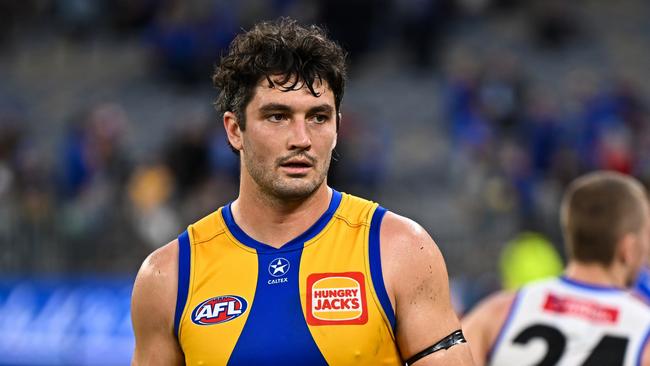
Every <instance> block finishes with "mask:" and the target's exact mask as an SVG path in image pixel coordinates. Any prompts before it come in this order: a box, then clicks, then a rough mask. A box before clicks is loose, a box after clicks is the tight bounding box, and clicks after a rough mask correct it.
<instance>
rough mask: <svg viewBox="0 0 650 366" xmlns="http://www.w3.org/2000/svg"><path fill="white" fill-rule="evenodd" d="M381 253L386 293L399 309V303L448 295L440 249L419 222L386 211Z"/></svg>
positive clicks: (445, 269)
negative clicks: (420, 297)
mask: <svg viewBox="0 0 650 366" xmlns="http://www.w3.org/2000/svg"><path fill="white" fill-rule="evenodd" d="M380 252H381V263H382V272H383V275H384V282H385V284H386V290H387V292H388V294H389V297H390V298H391V301H392V302H393V306H394V307H395V308H396V310H399V300H400V298H401V299H409V301H414V299H415V298H417V297H419V296H421V295H425V294H426V296H429V297H430V296H433V297H434V298H437V297H438V294H439V293H440V292H448V286H449V283H448V282H449V279H448V277H447V268H446V266H445V262H444V259H443V257H442V254H441V253H440V250H439V249H438V246H437V245H436V243H435V242H434V241H433V239H432V238H431V236H430V235H429V233H427V231H426V230H425V229H424V228H423V227H422V226H421V225H420V224H418V223H416V222H415V221H413V220H411V219H409V218H406V217H404V216H400V215H397V214H395V213H393V212H390V211H388V212H386V215H385V216H384V218H383V220H382V223H381V229H380ZM434 302H436V299H434Z"/></svg>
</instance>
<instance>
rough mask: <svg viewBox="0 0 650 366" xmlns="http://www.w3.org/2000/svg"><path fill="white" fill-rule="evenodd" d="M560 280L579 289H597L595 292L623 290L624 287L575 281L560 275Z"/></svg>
mask: <svg viewBox="0 0 650 366" xmlns="http://www.w3.org/2000/svg"><path fill="white" fill-rule="evenodd" d="M560 281H562V282H563V283H564V284H566V285H570V286H573V287H577V288H580V289H583V290H588V291H597V292H618V291H625V290H624V289H622V288H619V287H614V286H602V285H595V284H591V283H586V282H581V281H577V280H574V279H571V278H568V277H566V276H560Z"/></svg>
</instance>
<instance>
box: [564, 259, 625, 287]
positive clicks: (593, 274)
mask: <svg viewBox="0 0 650 366" xmlns="http://www.w3.org/2000/svg"><path fill="white" fill-rule="evenodd" d="M617 267H618V266H616V265H615V264H612V265H610V266H609V267H605V266H603V265H602V264H596V263H582V262H577V261H575V260H573V261H570V262H569V264H568V266H567V268H566V270H565V275H566V277H568V278H570V279H572V280H576V281H579V282H584V283H589V284H593V285H599V286H609V287H620V288H623V287H627V286H628V283H627V279H626V275H625V273H624V271H623V270H622V269H619V268H617Z"/></svg>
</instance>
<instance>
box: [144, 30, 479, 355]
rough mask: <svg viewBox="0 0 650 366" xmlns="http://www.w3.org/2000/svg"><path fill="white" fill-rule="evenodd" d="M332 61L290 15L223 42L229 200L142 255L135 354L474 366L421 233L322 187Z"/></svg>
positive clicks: (332, 128) (333, 51)
mask: <svg viewBox="0 0 650 366" xmlns="http://www.w3.org/2000/svg"><path fill="white" fill-rule="evenodd" d="M344 59H345V57H344V53H343V51H342V50H341V48H340V47H339V46H338V45H337V44H336V43H334V42H333V41H331V40H329V39H328V38H327V37H326V35H325V34H324V33H323V31H322V30H321V29H320V28H318V27H315V26H309V27H304V26H300V25H298V24H297V23H296V22H295V21H292V20H290V19H280V20H278V21H275V22H270V23H266V22H265V23H260V24H258V25H256V26H255V27H254V28H253V29H251V30H250V31H248V32H245V33H243V34H240V35H238V36H237V37H236V38H235V39H234V40H233V42H232V44H231V45H230V49H229V52H228V54H227V55H226V56H225V57H223V58H222V60H221V63H220V66H219V67H218V69H217V71H216V74H215V75H214V82H215V85H216V86H217V87H218V89H219V90H220V94H219V97H218V100H217V106H218V108H219V110H220V111H221V112H222V113H223V124H224V127H225V130H226V133H227V137H228V141H229V143H230V145H231V146H232V148H233V149H234V150H235V152H237V153H238V154H239V157H240V162H241V177H240V187H239V197H237V199H236V200H234V201H233V202H232V203H230V204H228V205H226V206H224V207H221V208H219V209H218V210H217V211H216V212H214V213H212V214H210V215H208V216H207V217H205V218H203V219H202V220H200V221H198V222H197V223H195V224H193V225H190V226H189V228H188V229H187V231H186V232H184V233H183V234H181V235H180V236H179V238H178V239H177V240H174V241H172V242H171V243H169V244H167V245H165V246H164V247H162V248H160V249H158V250H156V251H155V252H154V253H152V254H151V255H150V256H149V258H147V259H146V260H145V262H144V264H143V265H142V268H141V269H140V271H139V273H138V276H137V279H136V282H135V285H134V289H133V298H132V318H133V327H134V330H135V337H136V349H135V354H134V358H133V364H134V365H183V364H186V365H225V364H228V365H326V364H330V365H404V363H405V362H406V363H408V364H409V365H410V364H415V365H418V366H419V365H421V366H425V365H471V364H473V363H472V360H471V354H470V350H469V347H468V345H467V344H466V343H465V340H464V337H463V335H462V332H461V331H460V324H459V321H458V319H457V317H456V315H455V314H454V312H453V310H452V307H451V304H450V297H449V289H448V278H447V273H446V268H445V264H444V261H443V258H442V255H441V254H440V252H439V250H438V248H437V247H436V245H435V243H434V242H433V240H432V239H431V237H429V235H428V234H427V232H426V231H425V230H424V229H422V228H421V227H420V226H419V225H418V224H416V223H415V222H413V221H411V220H409V219H407V218H404V217H401V216H398V215H396V214H394V213H391V212H388V211H386V210H385V209H383V208H381V207H378V206H377V204H375V203H372V202H370V201H366V200H364V199H361V198H357V197H354V196H351V195H348V194H345V193H340V192H337V191H336V190H334V189H332V188H330V187H329V186H328V185H327V172H328V168H329V163H330V158H331V154H332V150H333V149H334V147H335V146H336V139H337V131H338V127H339V121H340V118H341V115H340V113H339V107H340V104H341V98H342V96H343V90H344V83H345V77H346V74H345V60H344Z"/></svg>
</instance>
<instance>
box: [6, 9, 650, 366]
mask: <svg viewBox="0 0 650 366" xmlns="http://www.w3.org/2000/svg"><path fill="white" fill-rule="evenodd" d="M281 15H288V16H292V17H294V18H296V19H298V20H301V21H303V22H310V23H311V22H314V23H317V24H322V25H324V26H325V27H327V28H328V29H329V31H330V33H331V35H332V36H333V38H335V39H337V40H338V41H339V42H340V43H341V44H342V45H343V46H344V47H345V48H346V49H347V50H348V51H349V53H350V57H349V62H350V80H349V83H348V87H347V91H346V95H345V98H344V100H343V105H342V113H343V122H342V128H341V131H340V138H339V146H338V147H337V149H336V154H335V157H336V159H335V161H334V162H333V164H332V171H331V176H330V183H331V184H332V186H334V187H335V188H337V189H338V190H340V191H345V192H349V193H353V194H357V195H360V196H363V197H366V198H370V199H372V200H375V201H378V202H380V203H381V204H382V205H383V206H385V207H387V208H389V209H390V210H392V211H395V212H397V213H399V214H402V215H406V216H409V217H411V218H413V219H415V220H417V221H418V222H420V223H421V224H422V225H423V226H424V227H425V228H427V229H428V230H429V232H430V233H431V234H432V236H433V237H434V239H435V240H436V242H437V243H438V245H439V246H440V248H441V249H442V252H443V254H444V255H445V258H446V261H447V265H448V270H449V273H450V276H451V281H452V292H453V297H454V303H455V306H456V308H457V310H458V311H459V313H463V312H465V311H466V310H467V309H469V308H470V307H471V306H472V305H473V304H475V302H476V301H477V300H479V299H480V298H482V297H483V296H485V295H486V294H487V293H489V292H490V291H493V290H495V289H498V288H500V287H501V286H505V287H516V286H517V285H518V284H519V283H520V282H521V281H525V280H527V278H528V277H531V276H532V277H536V276H541V275H549V274H556V273H558V272H559V271H560V270H561V265H562V258H563V253H562V240H561V236H560V231H559V224H558V214H557V213H558V206H559V201H560V197H561V193H562V190H563V189H564V187H565V186H566V185H567V183H568V182H569V181H570V180H571V179H572V178H574V177H575V176H577V175H578V174H581V173H583V172H586V171H590V170H594V169H612V170H617V171H621V172H624V173H629V174H632V175H634V176H636V177H638V178H640V179H641V180H642V181H643V182H644V183H646V184H647V183H649V182H650V123H649V122H650V110H649V109H648V106H649V103H650V98H649V97H650V83H648V82H647V81H648V80H650V67H648V65H650V22H648V21H647V19H648V17H649V16H650V3H648V2H647V1H643V0H623V1H617V2H612V1H604V0H583V1H563V0H530V1H524V0H375V1H371V0H344V1H343V0H329V1H327V0H271V1H263V0H238V1H225V0H110V1H109V0H22V1H12V0H8V1H1V2H0V364H3V365H4V364H7V365H9V364H11V365H126V364H128V363H129V360H130V355H131V353H132V347H133V336H132V331H131V326H130V319H129V297H130V292H131V286H132V281H133V279H134V276H135V273H136V272H137V270H138V268H139V265H140V263H141V262H142V260H143V259H144V258H145V257H146V255H147V254H148V253H150V252H151V251H153V250H154V249H156V248H157V247H159V246H161V245H163V244H165V243H167V242H169V241H170V240H171V239H173V238H174V237H176V236H177V235H178V234H179V233H180V232H182V231H183V230H184V229H185V227H186V225H188V224H190V223H192V222H194V221H195V220H197V219H199V218H201V217H202V216H204V215H206V214H208V213H209V212H211V211H212V210H214V209H216V208H217V207H219V206H221V205H223V204H225V203H228V202H229V201H231V200H232V199H234V198H235V196H236V192H237V180H238V160H237V157H236V156H235V155H234V154H233V153H232V152H231V151H230V150H229V148H228V146H227V144H226V141H225V136H224V133H223V131H222V124H221V120H220V116H218V115H217V113H216V111H215V110H214V108H213V106H212V103H213V101H214V99H215V97H216V93H217V91H216V90H214V89H213V87H212V84H211V80H210V77H211V73H212V71H213V69H214V65H215V63H216V62H217V60H218V57H219V55H220V54H221V53H222V52H223V51H224V49H225V48H226V47H227V45H228V44H229V42H230V40H231V39H232V38H233V36H234V34H236V33H237V32H239V31H240V30H241V29H248V28H249V27H250V26H251V25H252V24H254V23H255V22H257V21H259V20H265V19H273V18H276V17H278V16H281ZM531 258H532V260H531ZM522 263H524V264H525V265H524V264H522ZM531 271H532V274H531V273H530V272H531Z"/></svg>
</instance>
